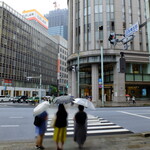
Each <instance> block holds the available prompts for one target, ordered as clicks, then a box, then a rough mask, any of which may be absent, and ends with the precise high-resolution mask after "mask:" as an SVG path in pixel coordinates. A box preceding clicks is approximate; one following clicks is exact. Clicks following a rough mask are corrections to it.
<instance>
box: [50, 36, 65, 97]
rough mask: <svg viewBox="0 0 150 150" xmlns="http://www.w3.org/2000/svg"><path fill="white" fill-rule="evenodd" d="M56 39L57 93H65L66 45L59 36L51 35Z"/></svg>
mask: <svg viewBox="0 0 150 150" xmlns="http://www.w3.org/2000/svg"><path fill="white" fill-rule="evenodd" d="M53 37H54V38H56V39H57V41H58V61H57V88H58V89H59V94H58V95H66V94H67V91H68V89H67V88H68V70H67V57H68V47H67V46H68V45H67V41H66V40H65V39H64V38H63V37H61V36H59V35H56V36H53Z"/></svg>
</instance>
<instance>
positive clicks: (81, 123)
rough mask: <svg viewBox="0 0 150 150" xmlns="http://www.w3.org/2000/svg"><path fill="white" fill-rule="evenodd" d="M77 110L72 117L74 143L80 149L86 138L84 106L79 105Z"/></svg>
mask: <svg viewBox="0 0 150 150" xmlns="http://www.w3.org/2000/svg"><path fill="white" fill-rule="evenodd" d="M78 109H79V111H78V112H77V113H76V114H75V116H74V141H75V142H77V143H78V145H79V148H82V147H83V144H84V142H85V141H86V136H87V114H86V113H85V112H84V106H82V105H79V106H78Z"/></svg>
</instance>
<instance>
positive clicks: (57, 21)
mask: <svg viewBox="0 0 150 150" xmlns="http://www.w3.org/2000/svg"><path fill="white" fill-rule="evenodd" d="M45 17H46V18H47V19H48V21H49V24H48V33H49V34H50V35H61V36H62V37H63V38H65V39H66V40H67V39H68V9H56V10H53V11H50V12H49V14H46V15H45Z"/></svg>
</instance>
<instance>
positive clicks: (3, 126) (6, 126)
mask: <svg viewBox="0 0 150 150" xmlns="http://www.w3.org/2000/svg"><path fill="white" fill-rule="evenodd" d="M0 127H1V128H8V127H9V128H12V127H13V128H14V127H19V125H0Z"/></svg>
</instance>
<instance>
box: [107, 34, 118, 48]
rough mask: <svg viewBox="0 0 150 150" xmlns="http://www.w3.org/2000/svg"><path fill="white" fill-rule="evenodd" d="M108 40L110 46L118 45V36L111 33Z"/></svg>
mask: <svg viewBox="0 0 150 150" xmlns="http://www.w3.org/2000/svg"><path fill="white" fill-rule="evenodd" d="M108 40H109V42H110V44H112V45H116V43H117V39H116V34H115V33H110V36H109V38H108Z"/></svg>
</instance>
